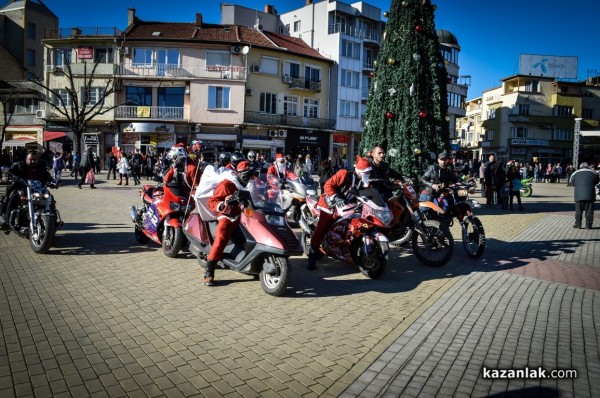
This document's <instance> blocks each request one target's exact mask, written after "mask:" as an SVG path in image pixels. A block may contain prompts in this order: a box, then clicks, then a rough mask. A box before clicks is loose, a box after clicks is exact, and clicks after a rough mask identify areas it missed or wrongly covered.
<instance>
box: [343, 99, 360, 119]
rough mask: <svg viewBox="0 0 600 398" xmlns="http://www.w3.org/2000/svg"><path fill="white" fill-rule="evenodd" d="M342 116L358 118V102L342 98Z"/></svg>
mask: <svg viewBox="0 0 600 398" xmlns="http://www.w3.org/2000/svg"><path fill="white" fill-rule="evenodd" d="M340 116H342V117H352V118H357V117H358V102H352V101H346V100H340Z"/></svg>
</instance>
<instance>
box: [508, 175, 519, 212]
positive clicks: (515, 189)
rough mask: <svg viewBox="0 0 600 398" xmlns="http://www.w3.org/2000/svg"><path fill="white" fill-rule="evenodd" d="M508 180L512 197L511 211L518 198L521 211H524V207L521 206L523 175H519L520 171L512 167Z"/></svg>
mask: <svg viewBox="0 0 600 398" xmlns="http://www.w3.org/2000/svg"><path fill="white" fill-rule="evenodd" d="M506 178H507V179H508V188H509V195H510V203H509V210H512V209H513V201H514V198H517V203H518V204H519V210H523V205H522V204H521V175H520V174H519V171H518V170H517V168H516V167H515V166H510V167H509V168H508V173H507V175H506Z"/></svg>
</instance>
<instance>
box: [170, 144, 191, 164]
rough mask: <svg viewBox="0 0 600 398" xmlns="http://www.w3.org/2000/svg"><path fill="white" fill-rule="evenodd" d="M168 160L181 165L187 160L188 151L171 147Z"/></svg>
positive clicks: (179, 147) (178, 147)
mask: <svg viewBox="0 0 600 398" xmlns="http://www.w3.org/2000/svg"><path fill="white" fill-rule="evenodd" d="M167 158H169V159H170V160H171V161H173V163H179V162H181V161H182V160H184V159H186V158H187V151H186V150H185V148H184V147H181V146H174V147H171V150H170V151H169V153H168V154H167Z"/></svg>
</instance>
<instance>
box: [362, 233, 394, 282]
mask: <svg viewBox="0 0 600 398" xmlns="http://www.w3.org/2000/svg"><path fill="white" fill-rule="evenodd" d="M360 243H361V244H359V245H357V250H358V252H357V253H356V254H357V256H356V259H357V265H358V269H360V272H362V273H363V275H365V276H366V277H368V278H371V279H378V278H380V277H381V275H383V272H384V271H385V269H386V267H387V264H388V252H389V249H390V248H389V246H388V244H387V242H379V241H377V243H378V244H375V245H374V246H375V247H374V250H373V252H372V253H370V254H367V253H365V252H364V246H363V245H362V240H361V241H360Z"/></svg>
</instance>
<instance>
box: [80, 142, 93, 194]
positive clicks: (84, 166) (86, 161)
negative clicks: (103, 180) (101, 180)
mask: <svg viewBox="0 0 600 398" xmlns="http://www.w3.org/2000/svg"><path fill="white" fill-rule="evenodd" d="M94 164H95V163H94V149H93V148H92V147H91V146H90V147H88V149H87V151H86V152H85V153H84V154H83V156H82V158H81V179H80V180H79V184H77V188H79V189H81V186H82V185H83V184H90V188H91V189H96V187H95V186H94V182H93V181H90V180H89V179H88V181H86V178H88V177H87V173H88V172H89V171H90V170H91V171H92V173H93V172H94Z"/></svg>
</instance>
